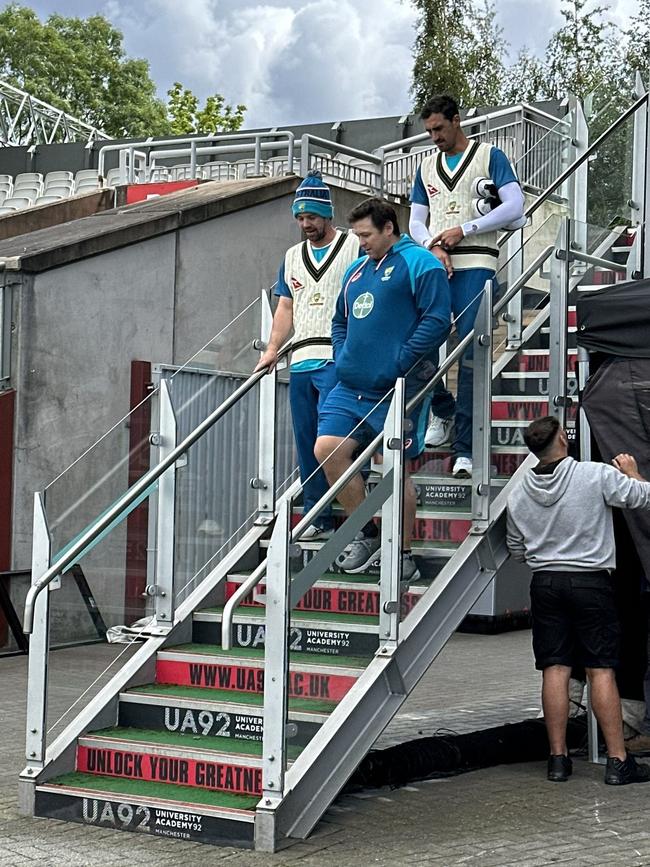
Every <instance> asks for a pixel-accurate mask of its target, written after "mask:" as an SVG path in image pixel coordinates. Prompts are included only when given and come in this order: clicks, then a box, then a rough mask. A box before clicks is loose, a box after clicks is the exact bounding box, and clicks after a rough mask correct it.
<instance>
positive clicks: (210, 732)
mask: <svg viewBox="0 0 650 867" xmlns="http://www.w3.org/2000/svg"><path fill="white" fill-rule="evenodd" d="M289 718H290V719H291V715H289ZM294 722H295V725H296V727H297V732H296V735H295V737H292V738H290V742H291V743H292V744H299V745H301V746H302V745H303V744H307V743H308V742H309V741H310V740H311V738H312V737H313V736H314V735H315V734H316V732H317V731H318V729H319V728H320V726H319V725H318V724H317V723H310V722H304V721H302V720H299V721H294ZM119 724H120V725H121V726H127V727H128V728H140V729H161V730H163V731H167V732H174V733H177V734H189V735H192V736H193V737H200V738H206V740H207V741H208V746H209V740H210V738H212V737H219V738H233V739H234V740H247V741H261V740H262V730H263V718H262V716H261V715H259V716H258V715H256V714H251V713H235V712H233V711H232V709H229V710H228V711H224V710H222V711H220V710H206V709H205V708H197V707H183V708H179V707H173V706H168V705H158V704H157V705H147V704H136V703H134V702H128V703H123V704H121V705H120V717H119Z"/></svg>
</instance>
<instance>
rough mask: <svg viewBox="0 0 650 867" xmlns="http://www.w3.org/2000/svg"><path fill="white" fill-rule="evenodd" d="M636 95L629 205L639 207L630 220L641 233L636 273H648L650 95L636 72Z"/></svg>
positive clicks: (649, 238) (647, 275)
mask: <svg viewBox="0 0 650 867" xmlns="http://www.w3.org/2000/svg"><path fill="white" fill-rule="evenodd" d="M635 95H636V96H638V97H639V98H640V97H642V96H645V97H646V102H645V105H644V106H643V107H642V108H641V110H640V111H637V112H636V114H635V115H634V155H633V161H632V201H631V205H632V207H633V208H634V207H635V206H636V207H637V208H638V210H637V211H636V213H635V214H634V217H633V222H635V223H637V224H638V228H637V233H639V232H640V233H641V242H640V245H639V247H638V254H637V259H638V267H637V268H636V271H637V274H636V276H637V277H639V278H641V277H645V278H647V277H649V276H650V230H648V220H650V153H648V140H649V138H650V118H649V115H650V97H649V95H648V91H647V88H646V85H645V83H644V81H643V79H642V78H641V74H640V73H638V72H637V78H636V87H635Z"/></svg>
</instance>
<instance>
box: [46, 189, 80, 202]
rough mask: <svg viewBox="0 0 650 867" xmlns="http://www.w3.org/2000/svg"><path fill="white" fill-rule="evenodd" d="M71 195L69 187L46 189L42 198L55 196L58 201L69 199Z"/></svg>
mask: <svg viewBox="0 0 650 867" xmlns="http://www.w3.org/2000/svg"><path fill="white" fill-rule="evenodd" d="M72 195H73V191H72V190H71V189H70V187H46V188H45V190H44V191H43V196H56V197H57V198H58V199H69V198H70V196H72Z"/></svg>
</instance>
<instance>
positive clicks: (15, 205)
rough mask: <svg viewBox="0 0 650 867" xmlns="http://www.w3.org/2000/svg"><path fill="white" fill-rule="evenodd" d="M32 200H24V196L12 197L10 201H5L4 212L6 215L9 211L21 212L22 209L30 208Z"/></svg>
mask: <svg viewBox="0 0 650 867" xmlns="http://www.w3.org/2000/svg"><path fill="white" fill-rule="evenodd" d="M31 204H32V200H31V199H28V198H25V197H24V196H13V197H12V198H11V199H5V201H4V205H3V208H4V211H5V213H7V210H9V211H22V210H23V209H24V208H29V207H31Z"/></svg>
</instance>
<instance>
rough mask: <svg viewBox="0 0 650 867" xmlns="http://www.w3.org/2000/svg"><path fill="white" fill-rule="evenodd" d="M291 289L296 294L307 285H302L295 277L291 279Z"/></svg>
mask: <svg viewBox="0 0 650 867" xmlns="http://www.w3.org/2000/svg"><path fill="white" fill-rule="evenodd" d="M291 288H292V289H293V291H294V292H296V291H297V290H298V289H304V288H305V284H304V283H301V282H300V280H297V279H296V278H295V277H292V278H291Z"/></svg>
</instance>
